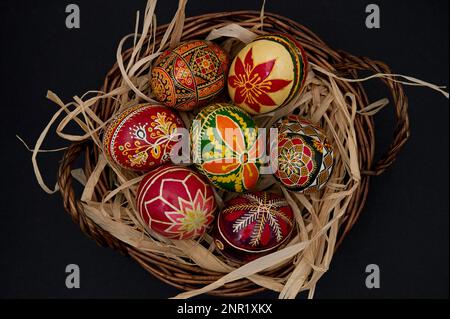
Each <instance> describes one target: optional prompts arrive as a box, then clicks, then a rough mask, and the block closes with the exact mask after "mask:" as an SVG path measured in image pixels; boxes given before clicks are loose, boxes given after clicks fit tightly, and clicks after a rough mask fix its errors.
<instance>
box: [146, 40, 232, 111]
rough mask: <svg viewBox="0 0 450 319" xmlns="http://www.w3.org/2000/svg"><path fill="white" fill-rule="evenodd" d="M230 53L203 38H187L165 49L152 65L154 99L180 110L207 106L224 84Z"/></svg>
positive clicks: (151, 80)
mask: <svg viewBox="0 0 450 319" xmlns="http://www.w3.org/2000/svg"><path fill="white" fill-rule="evenodd" d="M229 64H230V62H229V58H228V54H227V53H226V52H225V51H224V50H223V49H222V48H221V47H219V46H218V45H216V44H214V43H212V42H209V41H204V40H194V41H188V42H185V43H182V44H180V45H179V46H178V47H176V48H174V49H172V50H168V51H165V52H164V53H163V54H162V55H161V56H160V57H159V58H158V59H157V60H156V63H155V65H154V66H153V69H152V73H151V79H150V86H151V89H152V92H153V94H154V96H155V99H156V100H157V101H159V102H160V103H162V104H164V105H166V106H170V107H173V108H175V109H178V110H182V111H188V110H192V109H193V108H194V107H196V106H204V105H206V104H208V103H209V102H211V101H212V100H213V99H214V97H216V96H217V95H218V94H219V93H221V92H222V91H223V89H224V87H225V82H226V76H227V73H228V68H229Z"/></svg>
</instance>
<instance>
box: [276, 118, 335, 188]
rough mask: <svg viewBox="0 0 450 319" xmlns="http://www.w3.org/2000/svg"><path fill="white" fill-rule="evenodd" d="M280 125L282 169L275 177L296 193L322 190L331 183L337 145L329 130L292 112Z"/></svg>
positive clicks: (280, 166) (280, 168) (280, 167)
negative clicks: (335, 145) (333, 141)
mask: <svg viewBox="0 0 450 319" xmlns="http://www.w3.org/2000/svg"><path fill="white" fill-rule="evenodd" d="M275 127H277V128H278V153H277V152H273V149H272V151H271V154H276V153H277V155H278V158H277V160H278V170H277V172H276V173H275V177H276V178H277V179H278V180H279V181H280V182H281V184H283V186H284V187H286V188H287V189H289V190H291V191H294V192H305V193H311V192H315V191H319V190H320V189H322V188H323V187H324V186H325V184H326V183H327V181H328V179H329V177H330V175H331V173H332V170H333V164H334V153H333V147H332V145H331V144H330V143H329V142H328V139H327V137H326V135H325V132H324V131H323V130H322V129H321V128H320V127H318V126H317V125H314V124H313V123H311V122H310V121H308V120H306V119H304V118H302V117H300V116H298V115H289V116H287V117H285V118H283V119H282V120H280V121H279V122H278V123H277V124H276V125H275Z"/></svg>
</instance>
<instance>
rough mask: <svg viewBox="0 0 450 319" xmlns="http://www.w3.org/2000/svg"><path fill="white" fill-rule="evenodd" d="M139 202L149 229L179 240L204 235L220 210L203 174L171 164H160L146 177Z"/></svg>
mask: <svg viewBox="0 0 450 319" xmlns="http://www.w3.org/2000/svg"><path fill="white" fill-rule="evenodd" d="M136 203H137V209H138V211H139V214H140V216H141V218H142V219H143V221H144V223H145V225H146V226H148V228H150V229H151V230H153V231H154V232H156V233H158V234H160V235H161V236H163V237H166V238H171V239H179V240H181V239H191V238H195V237H198V236H201V235H203V234H204V233H205V231H206V229H207V228H208V226H209V225H210V224H211V223H212V221H213V220H214V213H215V212H216V210H217V205H216V201H215V198H214V192H213V189H212V187H211V186H210V185H209V184H208V183H206V182H205V181H204V180H203V178H202V176H201V175H199V174H198V173H196V172H194V171H193V170H191V169H189V168H187V167H182V166H175V165H172V164H166V165H163V166H160V167H158V168H157V169H155V170H153V171H151V172H150V173H148V174H147V175H146V176H145V177H144V179H143V180H142V181H141V182H140V184H139V188H138V191H137V195H136Z"/></svg>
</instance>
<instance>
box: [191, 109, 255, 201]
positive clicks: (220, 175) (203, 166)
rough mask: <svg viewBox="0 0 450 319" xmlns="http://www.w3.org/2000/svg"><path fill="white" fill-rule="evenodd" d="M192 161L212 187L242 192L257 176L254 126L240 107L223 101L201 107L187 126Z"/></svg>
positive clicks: (249, 188)
mask: <svg viewBox="0 0 450 319" xmlns="http://www.w3.org/2000/svg"><path fill="white" fill-rule="evenodd" d="M191 143H192V146H191V149H192V155H193V156H192V157H193V161H194V163H195V164H196V166H197V168H198V170H199V171H200V172H202V173H203V174H204V175H205V176H206V177H207V178H208V179H209V180H210V182H211V183H212V184H214V185H215V186H216V187H218V188H220V189H222V190H227V191H231V192H245V191H248V190H251V189H252V188H253V187H255V186H256V184H257V182H258V179H259V167H260V161H259V154H258V145H259V144H260V143H259V142H258V130H257V126H256V124H255V122H254V121H253V119H252V118H251V117H250V116H249V115H248V114H247V113H246V112H244V111H243V110H242V109H240V108H238V107H236V106H234V105H231V104H225V103H218V104H213V105H210V106H208V107H206V108H204V109H202V110H201V111H200V112H199V113H198V115H197V116H196V118H195V119H194V122H193V124H192V126H191Z"/></svg>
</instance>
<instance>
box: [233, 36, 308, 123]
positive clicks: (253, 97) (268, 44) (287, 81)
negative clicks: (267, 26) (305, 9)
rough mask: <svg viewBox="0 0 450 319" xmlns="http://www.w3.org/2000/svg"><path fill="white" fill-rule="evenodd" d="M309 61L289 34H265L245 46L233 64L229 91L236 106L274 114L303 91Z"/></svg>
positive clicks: (250, 111)
mask: <svg viewBox="0 0 450 319" xmlns="http://www.w3.org/2000/svg"><path fill="white" fill-rule="evenodd" d="M307 72H308V59H307V57H306V54H305V51H304V50H303V48H302V47H301V45H300V44H299V43H298V42H297V41H296V40H295V39H293V38H291V37H290V36H288V35H264V36H260V37H258V38H256V39H255V40H254V41H253V42H251V43H249V44H248V45H247V46H245V47H244V48H243V49H242V50H241V51H240V52H239V53H238V55H237V56H236V57H235V59H234V60H233V63H232V64H231V68H230V72H229V76H228V92H229V94H230V97H231V98H232V100H233V102H234V104H236V105H237V106H239V107H241V108H243V109H244V110H246V111H247V112H249V113H251V114H261V113H267V112H271V111H273V110H274V109H276V108H277V107H280V106H284V105H286V104H288V103H289V102H291V101H292V100H293V99H294V97H295V96H297V95H298V94H299V93H300V92H301V90H302V89H303V87H304V85H305V81H306V77H307Z"/></svg>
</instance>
